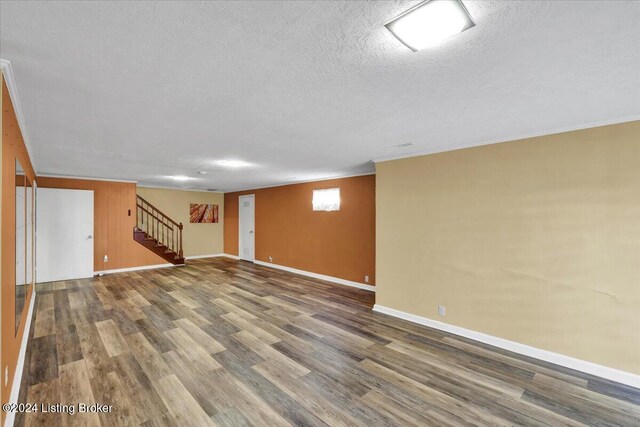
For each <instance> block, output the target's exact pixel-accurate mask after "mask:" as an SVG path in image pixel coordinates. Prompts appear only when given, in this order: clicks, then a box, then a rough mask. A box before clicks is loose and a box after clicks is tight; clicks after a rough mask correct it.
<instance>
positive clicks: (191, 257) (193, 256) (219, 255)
mask: <svg viewBox="0 0 640 427" xmlns="http://www.w3.org/2000/svg"><path fill="white" fill-rule="evenodd" d="M221 256H231V255H227V254H209V255H191V256H186V257H184V259H186V260H189V259H202V258H219V257H221Z"/></svg>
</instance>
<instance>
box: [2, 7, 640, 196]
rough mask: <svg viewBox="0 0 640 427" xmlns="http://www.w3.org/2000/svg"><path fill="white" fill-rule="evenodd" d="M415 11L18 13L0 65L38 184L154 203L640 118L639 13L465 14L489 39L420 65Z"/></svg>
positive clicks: (469, 37)
mask: <svg viewBox="0 0 640 427" xmlns="http://www.w3.org/2000/svg"><path fill="white" fill-rule="evenodd" d="M415 3H416V2H407V1H395V2H394V1H392V2H382V1H369V2H365V1H354V2H329V1H318V2H295V1H286V2H258V1H251V2H198V3H188V2H166V1H162V2H59V3H58V2H53V1H48V2H37V1H26V2H5V1H3V2H2V3H1V4H0V15H1V30H0V32H1V34H0V35H1V46H0V56H1V57H2V58H3V59H6V60H9V61H11V62H12V64H13V70H14V74H15V80H16V84H17V88H18V92H19V94H20V98H21V103H22V107H23V110H24V117H25V121H26V126H27V130H28V133H29V137H30V140H31V145H32V147H31V148H32V151H33V155H34V157H35V163H36V167H37V171H38V173H40V174H62V175H76V176H87V177H101V178H115V179H131V180H137V181H139V182H140V183H144V184H150V185H163V186H181V187H193V188H202V189H206V188H216V189H220V190H225V191H228V190H234V189H240V188H251V187H256V186H266V185H272V184H282V183H287V182H294V181H302V180H309V179H316V178H323V177H331V176H344V175H350V174H358V173H365V172H370V171H373V169H374V166H373V164H372V163H371V160H372V159H377V158H387V157H394V156H402V155H406V154H411V153H426V152H435V151H443V150H448V149H454V148H458V147H462V146H470V145H477V144H480V143H485V142H491V141H496V140H505V139H510V138H517V137H522V136H528V135H532V134H540V133H545V132H553V131H556V130H559V129H563V128H571V127H577V126H582V125H589V124H594V123H601V122H607V121H616V120H623V119H624V118H629V117H632V116H637V115H638V114H640V25H638V23H639V22H640V2H610V1H601V2H598V1H587V2H575V1H572V2H569V1H553V2H544V1H465V5H466V6H467V8H468V10H469V12H470V14H471V16H472V17H473V19H474V20H475V22H476V26H475V27H474V28H472V29H470V30H468V31H466V32H464V33H462V34H460V35H459V36H456V37H455V38H452V39H450V40H448V41H447V42H445V43H444V44H443V45H441V46H439V47H437V48H433V49H428V50H423V51H420V52H417V53H413V52H411V51H410V50H409V49H407V48H406V47H405V46H403V45H402V44H401V43H400V42H398V41H397V40H396V39H395V38H394V37H393V36H392V35H391V34H390V33H389V32H388V31H387V30H386V29H385V28H384V26H383V24H385V23H386V22H387V21H388V20H390V19H391V18H393V17H395V16H396V15H398V14H399V13H400V12H402V11H404V10H406V9H407V8H409V7H410V6H411V5H413V4H415ZM407 143H411V144H413V145H411V146H409V147H404V148H399V149H398V148H396V149H393V148H389V147H391V146H394V145H399V144H407ZM230 158H231V159H241V160H245V161H248V162H251V163H253V164H254V167H251V168H246V169H239V170H228V169H224V168H221V167H219V166H216V164H215V162H216V161H217V160H220V159H230ZM199 170H206V171H208V174H207V175H206V176H201V175H198V174H197V171H199ZM178 174H179V175H189V176H192V177H194V178H197V179H196V180H193V181H190V182H187V183H179V184H178V183H175V182H173V181H171V180H168V179H167V178H166V176H167V175H178Z"/></svg>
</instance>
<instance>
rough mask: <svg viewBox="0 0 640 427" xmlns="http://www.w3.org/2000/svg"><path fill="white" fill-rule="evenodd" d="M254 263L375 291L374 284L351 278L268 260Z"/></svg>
mask: <svg viewBox="0 0 640 427" xmlns="http://www.w3.org/2000/svg"><path fill="white" fill-rule="evenodd" d="M254 263H255V264H258V265H262V266H265V267H271V268H277V269H278V270H284V271H288V272H289V273H295V274H300V275H302V276H308V277H312V278H314V279H319V280H325V281H327V282H332V283H337V284H339V285H345V286H352V287H354V288H360V289H365V290H367V291H371V292H375V291H376V287H375V286H371V285H365V284H364V283H358V282H352V281H351V280H345V279H340V278H339V277H333V276H325V275H324V274H318V273H312V272H310V271H304V270H298V269H297V268H291V267H286V266H284V265H278V264H272V263H270V262H264V261H258V260H255V261H254Z"/></svg>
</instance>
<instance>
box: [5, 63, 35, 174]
mask: <svg viewBox="0 0 640 427" xmlns="http://www.w3.org/2000/svg"><path fill="white" fill-rule="evenodd" d="M0 69H2V74H3V75H4V80H5V81H6V82H7V89H8V90H9V97H10V98H11V103H12V104H13V110H14V111H15V112H16V118H17V119H18V126H20V133H22V140H23V141H24V145H25V147H26V148H27V153H29V159H30V160H31V166H33V170H34V171H37V168H36V162H35V158H34V157H33V151H32V150H31V143H30V142H29V134H28V132H27V125H26V122H25V120H24V113H23V112H22V104H21V103H20V97H19V96H18V86H17V85H16V78H15V75H14V74H13V67H12V66H11V61H8V60H6V59H2V58H0ZM36 175H38V174H37V173H36Z"/></svg>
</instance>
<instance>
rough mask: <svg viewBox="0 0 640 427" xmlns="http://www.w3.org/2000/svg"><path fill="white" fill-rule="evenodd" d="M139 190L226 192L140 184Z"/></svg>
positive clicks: (222, 192)
mask: <svg viewBox="0 0 640 427" xmlns="http://www.w3.org/2000/svg"><path fill="white" fill-rule="evenodd" d="M138 187H139V188H155V189H157V190H177V191H194V192H198V193H210V194H224V191H209V190H202V189H200V188H181V187H170V186H168V185H150V184H144V183H142V184H140V183H139V184H138Z"/></svg>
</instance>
